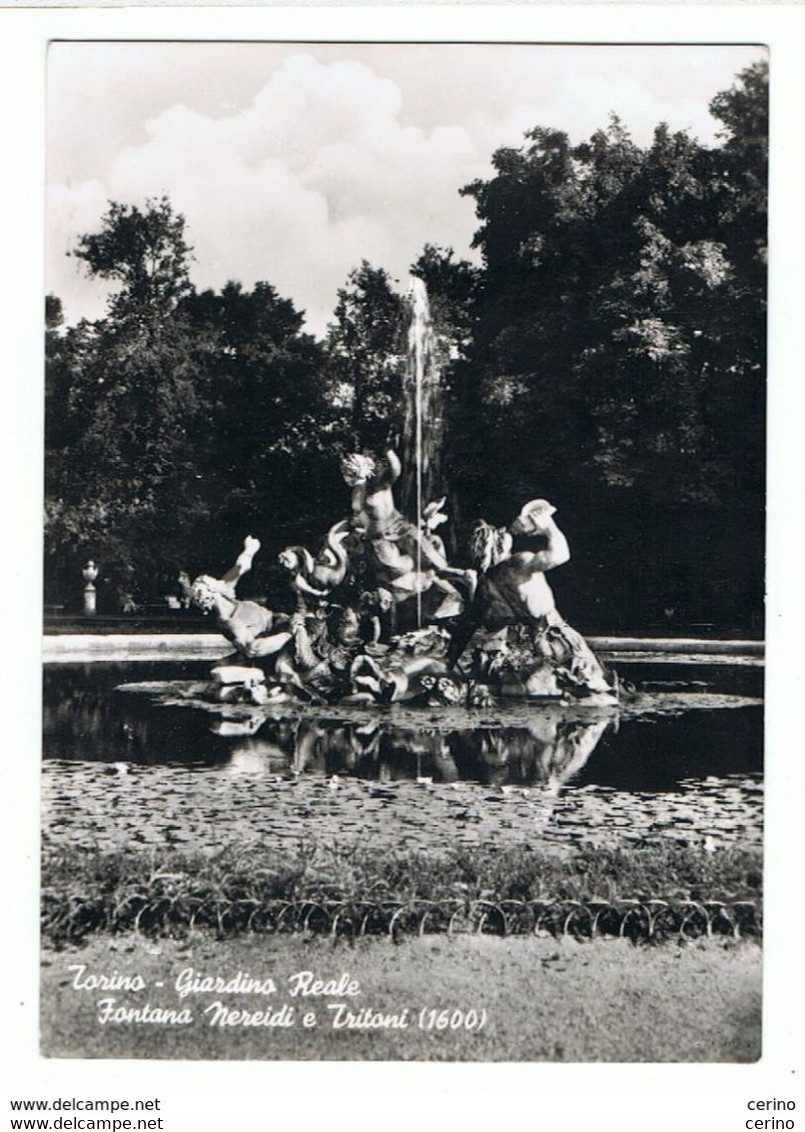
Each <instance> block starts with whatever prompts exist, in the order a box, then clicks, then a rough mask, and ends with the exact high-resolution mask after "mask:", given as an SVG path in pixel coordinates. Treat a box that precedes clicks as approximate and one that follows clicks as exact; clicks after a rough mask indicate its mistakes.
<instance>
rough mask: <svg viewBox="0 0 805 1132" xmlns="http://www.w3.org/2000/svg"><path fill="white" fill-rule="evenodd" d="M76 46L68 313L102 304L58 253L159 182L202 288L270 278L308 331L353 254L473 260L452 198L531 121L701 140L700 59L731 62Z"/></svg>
mask: <svg viewBox="0 0 805 1132" xmlns="http://www.w3.org/2000/svg"><path fill="white" fill-rule="evenodd" d="M126 47H128V48H129V49H130V50H129V52H127V51H126ZM75 48H76V54H75V55H71V54H70V52H69V45H68V47H65V46H64V45H62V50H61V51H60V52H58V53H57V54H56V55H55V56H54V60H53V66H52V68H51V74H50V82H51V106H52V114H51V122H52V140H53V144H52V146H51V148H50V153H49V158H50V167H51V170H52V176H53V178H54V180H55V182H56V183H55V185H54V187H53V188H52V190H51V195H50V203H49V209H50V212H49V220H50V249H49V250H50V262H49V287H50V289H52V290H54V291H55V292H56V293H57V294H59V295H61V297H62V298H63V299H64V301H65V306H66V309H67V314H68V318H70V317H75V316H76V315H78V314H89V315H91V316H93V317H94V316H96V315H97V314H99V313H100V310H101V308H102V296H103V292H102V290H101V289H100V288H98V286H97V283H96V282H95V281H88V280H86V279H82V278H81V277H80V275H79V273H78V272H77V270H76V267H77V265H76V262H75V261H74V260H69V259H66V257H65V256H64V255H63V251H64V250H65V249H66V248H67V246H69V244H70V243H71V242H74V241H75V239H76V237H77V235H78V234H80V233H81V232H86V231H92V230H93V229H96V228H97V225H98V223H99V221H100V218H101V216H102V214H103V212H104V209H105V207H106V202H107V200H108V199H114V200H119V201H123V202H127V203H137V204H142V202H143V200H144V198H145V197H147V196H155V195H159V194H161V193H163V192H165V193H168V195H169V196H170V198H171V200H172V202H173V204H174V205H175V207H176V208H177V209H179V210H180V211H181V212H183V213H184V214H185V216H186V218H187V222H188V235H189V239H190V242H191V244H193V246H194V249H195V256H196V260H195V263H194V266H193V272H192V274H193V278H194V281H195V282H196V283H197V285H199V286H214V287H220V286H221V285H222V284H223V283H224V282H225V281H226V280H227V279H229V278H236V279H239V280H240V281H241V282H243V283H244V285H246V286H251V285H252V284H253V283H254V282H255V281H257V280H258V279H265V280H267V281H268V282H270V283H272V284H274V286H275V287H277V289H278V290H279V292H280V293H281V294H283V295H287V296H289V297H291V298H292V299H293V300H294V302H295V303H296V305H297V307H299V308H300V309H304V310H305V311H306V312H307V314H308V320H309V326H310V328H311V329H313V330H315V331H321V330H322V329H323V327H324V325H325V323H326V321H327V319H328V317H329V316H330V313H331V311H332V308H333V304H334V301H335V293H336V290H337V288H338V287H339V286H341V285H342V284H343V283H344V281H345V279H346V275H347V273H348V271H349V270H350V269H351V268H352V267H354V266H356V265H357V264H358V262H359V261H360V260H361V259H362V258H367V259H369V260H370V262H372V263H374V264H377V265H382V266H384V267H386V268H387V269H388V270H389V271H390V272H391V273H392V275H395V276H398V277H400V276H404V275H405V274H406V272H407V269H408V266H409V265H410V263H411V261H412V260H413V259H415V258H416V256H417V255H418V254H419V252H420V251H421V249H422V247H423V245H424V244H425V243H426V242H427V241H430V242H433V243H440V244H443V245H452V246H454V247H455V248H456V251H457V252H458V253H459V254H462V255H467V254H469V243H470V239H471V237H472V233H473V231H474V228H475V226H476V222H475V217H474V212H473V205H472V201H471V200H468V199H466V198H461V197H460V196H459V194H458V190H459V188H460V187H461V186H462V185H464V184H466V183H468V182H469V181H471V180H473V179H474V178H475V177H478V176H485V175H487V174H488V172H489V170H490V165H489V158H490V156H491V153H492V152H493V150H494V149H495V148H497V147H498V146H500V145H504V144H507V145H517V144H519V143H520V142H521V141H522V135H523V132H524V131H525V130H526V129H528V128H530V127H532V126H534V125H537V124H542V125H552V126H556V127H557V128H560V129H565V130H567V132H569V133H570V134H571V137H572V138H573V139H574V140H579V139H580V138H581V137H584V136H588V135H589V134H590V133H591V132H592V131H593V130H595V129H596V128H598V127H599V126H602V125H604V124H605V123H606V120H607V114H608V112H609V111H610V110H615V111H616V112H618V113H619V114H620V115H621V116H622V117H623V118H624V120H625V121H626V123H627V125H628V126H629V127H630V129H631V130H632V132H633V134H634V136H635V138H636V140H638V141H640V142H645V141H647V140H649V138H650V135H651V131H652V130H653V127H654V126H655V125H656V123H657V122H658V121H660V120H662V119H667V120H668V121H669V122H670V124H671V125H672V126H673V127H674V128H685V127H691V128H692V129H693V130H694V131H695V132H698V133H701V134H702V135H703V136H705V137H707V136H712V129H713V122H712V119H710V118H709V116H708V114H707V103H708V101H709V98H710V97H712V95H713V93H715V91H716V90H718V89H720V88H721V87H723V85H725V83H724V82H723V81H721V79H720V78H719V79H718V80H716V79H715V78H713V68H714V66H715V64H714V62H713V60H717V61H720V63H721V73H723V74H724V75H725V76H726V75H729V73H730V70H729V68H730V65H731V64H729V63H728V62H727V61H726V60H725V59H723V58H722V57H721V56H718V54H717V51H716V49H703V50H706V51H707V52H709V55H706V56H705V55H703V54H702V53H701V51H698V49H673V48H669V49H664V53H663V51H662V49H653V54H652V53H651V52H649V53H648V54H647V53H646V51H643V52H642V54H641V50H640V49H635V51H634V53H630V52H628V51H626V52H625V49H618V50H615V49H606V48H604V49H601V48H598V49H595V48H586V49H581V48H578V49H576V48H552V49H551V48H532V47H522V48H506V47H496V48H491V47H484V46H475V47H471V46H463V47H462V46H457V47H453V48H445V47H438V46H428V47H424V46H419V47H417V46H411V47H402V46H400V47H395V46H388V45H385V46H380V45H366V46H354V45H353V46H344V47H337V46H335V45H325V46H321V47H310V48H307V49H305V50H299V49H298V48H295V49H294V48H288V47H280V46H277V45H273V46H272V45H210V44H206V45H199V44H196V45H178V44H177V45H169V44H162V45H159V44H150V45H136V44H131V45H95V52H96V53H95V54H94V55H93V54H92V52H88V45H86V44H84V45H75ZM647 50H648V49H647ZM675 50H676V51H677V54H674V51H675ZM686 51H689V52H691V53H690V54H685V52H686ZM697 51H698V53H697ZM714 51H716V54H715V55H713V52H714ZM105 52H110V55H109V56H108V57H105ZM649 55H651V57H649ZM694 56H695V59H694ZM711 57H712V58H711ZM731 58H732V57H731ZM661 59H667V60H668V66H667V68H666V71H665V72H663V70H662V68H661V67H659V66H658V60H661ZM708 59H711V61H710V63H708V61H707V60H708ZM686 60H687V61H689V65H688V66H686V65H685V61H686ZM171 61H173V69H171V66H170V64H171ZM180 63H181V66H179V64H180ZM96 105H97V106H98V107H99V110H100V113H99V114H98V115H94V114H93V113H89V111H90V110H94V108H95V106H96Z"/></svg>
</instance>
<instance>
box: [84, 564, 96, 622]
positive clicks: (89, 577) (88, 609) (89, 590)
mask: <svg viewBox="0 0 805 1132" xmlns="http://www.w3.org/2000/svg"><path fill="white" fill-rule="evenodd" d="M81 577H82V578H83V579H84V615H85V616H91V615H92V614H94V613H95V612H96V611H97V604H96V600H97V591H96V589H95V579H96V578H97V577H98V567H97V566H96V565H95V563H94V562H93V561H92V559H91V558H90V560H89V562H87V564H86V566H85V567H84V569H83V570H82V571H81Z"/></svg>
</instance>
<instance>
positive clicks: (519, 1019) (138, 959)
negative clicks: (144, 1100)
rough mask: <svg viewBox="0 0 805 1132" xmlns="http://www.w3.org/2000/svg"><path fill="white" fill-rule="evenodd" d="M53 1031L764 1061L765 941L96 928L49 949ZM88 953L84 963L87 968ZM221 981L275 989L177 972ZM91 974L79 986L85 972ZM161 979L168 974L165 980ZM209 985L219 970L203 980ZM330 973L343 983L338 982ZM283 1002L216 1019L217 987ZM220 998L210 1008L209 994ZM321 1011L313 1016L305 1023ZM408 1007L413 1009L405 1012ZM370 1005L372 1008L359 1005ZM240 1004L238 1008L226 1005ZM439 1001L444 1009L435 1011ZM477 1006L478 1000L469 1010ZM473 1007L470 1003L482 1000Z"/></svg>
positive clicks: (45, 977) (279, 1047)
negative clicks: (341, 1021)
mask: <svg viewBox="0 0 805 1132" xmlns="http://www.w3.org/2000/svg"><path fill="white" fill-rule="evenodd" d="M42 963H43V966H42V994H41V1001H42V1004H43V1007H42V1017H41V1045H42V1053H43V1055H45V1056H50V1057H97V1058H122V1057H129V1058H163V1059H171V1058H184V1059H209V1060H217V1059H227V1058H228V1059H237V1060H248V1059H257V1060H274V1059H288V1060H297V1059H299V1060H305V1059H310V1060H390V1061H401V1060H432V1061H481V1062H482V1061H610V1062H616V1061H669V1062H725V1061H726V1062H728V1061H753V1060H756V1059H757V1058H758V1057H759V1056H760V1017H761V950H760V947H759V945H758V944H757V943H755V942H753V941H733V940H724V939H710V940H699V941H696V942H690V943H682V944H680V943H670V942H669V943H666V944H664V945H661V946H646V945H644V946H635V945H634V944H632V943H630V942H628V941H627V940H623V939H606V940H600V939H599V940H594V941H587V942H578V941H576V940H574V939H572V938H563V939H559V940H556V939H552V938H547V939H546V938H534V937H529V938H504V939H501V938H491V937H486V936H464V937H455V938H450V937H438V938H437V937H423V938H418V939H410V940H406V941H404V942H403V943H401V944H399V945H395V944H393V943H392V942H390V941H389V940H388V939H382V940H379V939H375V940H358V941H356V942H353V943H347V942H344V941H338V940H331V939H325V938H322V937H306V936H296V935H295V936H282V937H277V936H258V935H252V936H244V937H239V938H231V939H224V940H221V939H216V938H215V936H214V935H213V934H212V933H211V932H205V931H201V930H197V931H194V932H192V933H191V934H190V935H189V937H187V938H186V939H184V940H173V939H161V940H156V941H149V940H147V939H145V938H143V937H142V936H138V935H134V934H127V935H119V936H112V937H110V936H108V935H105V934H97V935H94V936H93V937H92V938H91V939H90V940H89V942H88V943H87V944H86V945H84V946H81V947H74V946H70V947H68V948H66V949H64V950H53V949H50V948H48V949H46V950H45V952H44V954H43V959H42ZM76 966H80V967H82V968H83V970H82V971H81V972H77V971H76V970H75V969H72V970H71V969H69V968H70V967H73V968H75V967H76ZM188 969H192V975H191V976H188V975H187V974H185V976H184V978H185V979H188V978H193V977H196V978H214V977H215V976H219V977H220V978H222V979H223V980H224V981H228V980H231V979H233V978H235V977H236V976H237V975H238V973H239V972H241V973H242V976H250V977H252V978H254V979H257V980H259V981H260V982H261V983H262V985H263V986H267V985H268V984H267V982H266V980H269V979H270V980H273V983H274V985H275V987H276V990H275V991H274V992H273V993H227V992H226V991H222V990H221V989H218V990H215V989H202V990H200V991H199V992H198V993H190V994H188V995H186V996H185V997H184V998H180V997H179V995H178V993H177V989H176V980H177V978H178V977H179V976H180V974H181V972H183V971H184V972H187V970H188ZM305 971H309V972H312V974H313V976H315V978H317V979H321V980H322V981H324V982H326V981H327V980H336V981H337V980H339V979H341V978H342V977H343V976H348V979H349V980H357V982H358V984H359V987H360V993H359V994H357V995H354V996H349V995H346V994H344V993H343V988H344V986H345V985H346V981H347V980H345V982H344V983H342V984H341V986H340V987H337V988H335V993H333V994H330V995H327V994H323V995H318V996H313V995H309V996H296V997H293V996H292V995H291V994H290V991H291V988H292V987H293V986H294V982H293V979H292V976H294V975H295V974H296V973H298V972H305ZM135 974H137V975H139V976H140V978H141V979H142V981H143V983H144V984H145V985H144V987H143V988H142V989H141V990H139V991H134V990H125V989H117V990H115V989H103V988H100V987H98V986H97V985H96V986H94V987H93V986H92V985H91V984H92V981H93V979H96V980H97V978H98V976H106V977H112V978H114V977H117V978H130V977H132V976H134V975H135ZM76 978H78V981H79V983H83V984H90V985H86V986H85V988H84V989H77V988H76V987H75V986H74V982H75V980H76ZM157 984H161V985H159V986H158V985H157ZM201 986H202V987H204V986H206V987H209V986H210V984H201ZM331 989H333V988H331ZM103 999H114V1007H113V1009H118V1008H119V1007H121V1006H124V1007H135V1008H140V1009H142V1008H143V1007H144V1006H145V1004H146V1002H148V1003H150V1005H151V1007H161V1008H163V1009H173V1010H174V1011H179V1010H181V1009H183V1008H186V1009H187V1010H188V1011H189V1012H190V1014H191V1015H192V1022H190V1023H189V1024H186V1025H169V1024H159V1023H148V1022H142V1021H141V1022H137V1021H132V1022H129V1023H122V1022H114V1021H107V1022H106V1023H105V1024H101V1023H100V1022H99V1020H98V1019H99V1014H100V1013H101V1011H102V1010H103V1007H100V1008H99V1006H98V1003H99V1001H100V1000H103ZM216 1002H222V1003H223V1004H224V1006H225V1007H226V1008H227V1009H229V1010H237V1011H240V1012H244V1011H245V1012H248V1013H249V1014H250V1015H251V1016H254V1014H255V1013H256V1012H258V1011H262V1012H263V1013H264V1014H265V1012H267V1011H268V1012H271V1013H274V1014H275V1016H277V1014H278V1012H279V1011H280V1010H281V1009H282V1008H283V1007H285V1008H286V1010H285V1014H284V1017H286V1018H287V1017H288V1008H290V1007H293V1010H294V1013H293V1018H294V1024H293V1025H292V1026H285V1027H280V1026H273V1027H269V1026H265V1025H254V1026H244V1025H242V1024H240V1022H238V1024H234V1025H227V1026H224V1027H222V1026H220V1025H210V1020H211V1018H212V1017H214V1016H215V1015H214V1013H213V1011H214V1010H215V1007H214V1005H213V1004H214V1003H216ZM329 1003H332V1004H337V1003H342V1004H344V1009H343V1010H342V1012H341V1014H340V1015H339V1016H340V1017H341V1018H346V1011H347V1010H348V1011H350V1012H351V1013H352V1014H353V1015H355V1016H357V1017H361V1016H363V1017H364V1018H365V1017H366V1016H367V1015H366V1012H369V1015H370V1016H371V1017H375V1016H377V1015H378V1014H382V1015H386V1016H389V1015H393V1016H396V1017H397V1018H400V1017H404V1018H406V1020H407V1021H408V1025H407V1027H405V1028H372V1029H359V1028H350V1027H347V1026H344V1027H343V1028H340V1029H337V1028H334V1026H333V1018H334V1016H335V1014H336V1012H335V1011H333V1010H330V1009H328V1004H329ZM210 1007H212V1008H213V1011H210V1012H208V1013H206V1014H205V1010H206V1009H207V1008H210ZM423 1009H425V1010H426V1011H429V1010H434V1011H436V1012H439V1011H441V1010H447V1011H448V1012H449V1014H448V1017H451V1016H452V1017H453V1018H458V1017H459V1014H458V1013H456V1014H453V1013H452V1012H454V1011H455V1012H460V1011H464V1012H467V1011H469V1010H474V1011H475V1012H476V1013H477V1015H479V1016H482V1014H483V1012H484V1011H485V1012H486V1020H485V1023H484V1025H483V1026H482V1027H481V1028H480V1029H476V1030H470V1029H465V1028H463V1027H462V1028H458V1029H455V1030H453V1029H450V1028H447V1029H444V1030H439V1029H436V1028H434V1029H421V1028H420V1027H419V1024H418V1022H419V1016H420V1011H421V1010H423ZM311 1011H312V1012H313V1013H315V1015H316V1020H317V1022H316V1025H315V1026H314V1027H311V1028H307V1029H306V1028H304V1026H303V1025H302V1015H303V1014H304V1013H309V1012H311ZM406 1011H407V1013H406ZM361 1012H363V1013H361ZM228 1017H233V1018H241V1019H242V1013H241V1015H239V1016H238V1015H228ZM437 1017H438V1013H437ZM463 1017H464V1018H465V1019H466V1018H467V1017H468V1015H466V1013H465V1014H464V1015H463ZM469 1017H470V1018H471V1017H472V1016H469Z"/></svg>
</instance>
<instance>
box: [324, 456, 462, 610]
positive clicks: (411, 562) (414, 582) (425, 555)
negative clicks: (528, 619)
mask: <svg viewBox="0 0 805 1132" xmlns="http://www.w3.org/2000/svg"><path fill="white" fill-rule="evenodd" d="M341 472H342V475H343V477H344V480H345V481H346V483H347V484H348V485H349V486H350V487H351V488H352V515H353V520H352V522H353V528H354V530H355V531H356V532H357V533H358V534H359V535H360V536H361V538H362V539H364V540H365V543H366V547H367V551H368V560H369V565H370V568H371V569H372V570H373V571H374V574H375V577H376V581H377V584H378V586H380V587H382V588H383V589H385V590H386V591H388V592H389V593H390V594H391V595H392V598H393V600H394V602H395V603H396V604H401V603H402V602H404V601H407V600H408V599H409V598H411V597H414V596H416V595H417V594H423V593H426V592H427V591H428V590H430V589H431V588H433V589H436V590H437V591H439V593H440V594H441V595H442V601H441V604H440V605H439V607H438V609H437V610H436V611H435V612H434V613H433V617H435V618H442V619H443V618H447V617H454V616H456V615H457V614H458V613H459V612H460V611H461V609H462V602H461V598H460V595H459V593H458V591H457V590H456V588H455V586H453V585H452V583H451V581H450V579H456V580H458V581H461V582H462V583H463V584H464V585H465V586H466V589H467V591H468V595H469V596H470V597H471V596H472V594H473V593H474V590H475V582H476V574H475V571H473V570H461V569H457V568H456V567H453V566H450V564H449V563H448V562H447V559H446V558H445V556H444V547H443V544H442V543H441V539H438V538H434V537H431V536H430V534H429V533H426V532H425V531H423V530H422V529H420V528H419V527H417V526H416V525H415V524H414V523H411V522H409V521H408V520H407V519H406V518H405V517H404V516H403V515H402V514H401V513H400V511H399V510H398V509H397V504H396V503H395V500H394V493H393V486H394V484H395V483H396V481H397V480H398V479H399V476H400V472H401V465H400V460H399V457H398V456H397V454H396V452H393V451H389V452H387V453H386V455H385V458H384V459H382V460H380V459H375V457H373V456H367V455H364V454H360V453H353V454H351V455H349V456H345V457H344V459H343V461H342V463H341Z"/></svg>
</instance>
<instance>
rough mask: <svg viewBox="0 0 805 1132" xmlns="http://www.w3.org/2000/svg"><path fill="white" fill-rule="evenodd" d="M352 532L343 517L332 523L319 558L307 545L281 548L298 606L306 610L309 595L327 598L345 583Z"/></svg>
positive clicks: (282, 558)
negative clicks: (348, 544)
mask: <svg viewBox="0 0 805 1132" xmlns="http://www.w3.org/2000/svg"><path fill="white" fill-rule="evenodd" d="M349 536H350V529H349V523H348V521H347V520H346V519H342V520H341V522H339V523H336V524H335V525H334V526H332V527H330V530H329V531H328V532H327V536H326V538H325V540H324V546H323V547H322V548H321V550H320V551H319V553H318V555H317V556H316V558H314V557H313V555H312V554H311V553H310V551H308V550H306V549H305V548H304V547H303V546H286V547H285V549H284V550H283V551H281V552H280V555H279V561H280V563H281V565H283V566H284V567H285V569H286V570H287V571H288V573H289V574H290V575H291V589H292V590H293V591H294V593H295V594H296V599H297V609H299V610H302V611H304V610H305V609H306V608H307V599H308V598H309V597H312V598H316V599H320V598H325V597H327V596H328V594H330V593H332V591H333V590H334V589H337V587H338V586H340V585H341V584H342V583H343V581H344V579H345V578H346V576H347V570H348V567H349V559H348V556H347V552H346V550H345V548H344V543H345V541H346V539H348V538H349Z"/></svg>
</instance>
